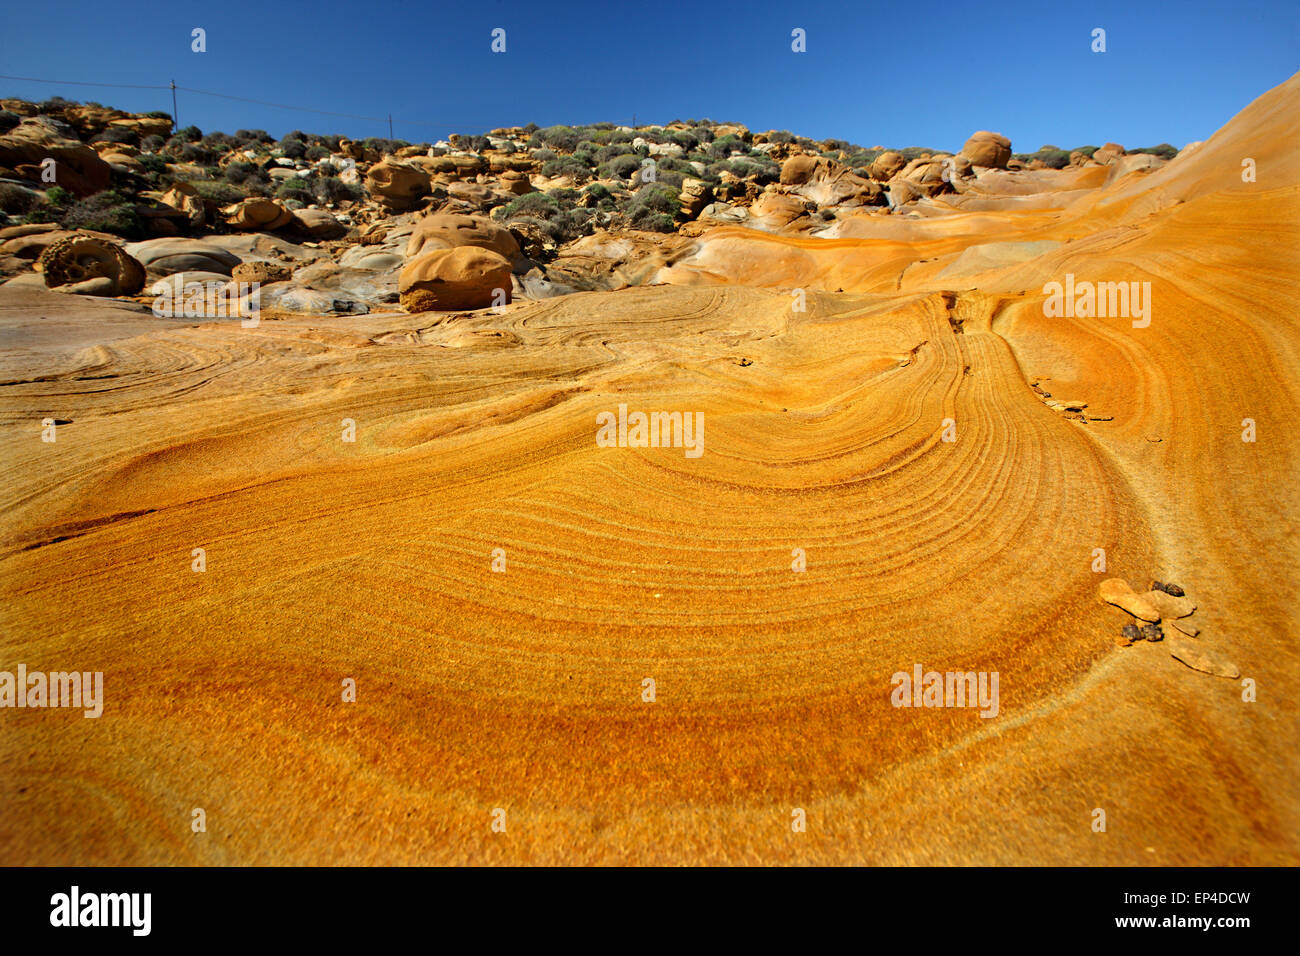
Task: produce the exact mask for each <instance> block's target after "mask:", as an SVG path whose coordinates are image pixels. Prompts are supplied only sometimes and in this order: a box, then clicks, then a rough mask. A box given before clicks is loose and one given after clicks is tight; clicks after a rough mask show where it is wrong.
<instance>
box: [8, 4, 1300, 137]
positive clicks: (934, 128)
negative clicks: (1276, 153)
mask: <svg viewBox="0 0 1300 956" xmlns="http://www.w3.org/2000/svg"><path fill="white" fill-rule="evenodd" d="M0 23H3V27H4V29H3V31H2V34H3V36H2V38H0V73H4V74H12V75H18V76H25V77H42V78H49V79H56V80H62V81H73V80H79V81H94V82H103V83H121V84H166V83H167V82H168V81H169V80H172V79H175V81H176V83H177V85H179V86H187V87H192V88H195V89H201V90H209V91H214V92H220V93H225V94H228V95H231V96H239V97H246V98H251V99H257V100H265V101H270V102H274V103H282V104H290V105H296V106H308V107H313V108H316V109H320V110H329V111H333V112H338V113H350V114H358V115H362V116H374V117H386V116H387V115H388V114H389V113H391V114H392V115H393V117H394V135H395V136H397V137H398V138H401V139H407V140H411V141H413V142H414V141H422V140H432V139H436V138H438V137H440V136H444V135H446V134H447V133H451V132H483V131H485V130H487V129H489V128H492V127H496V126H507V125H515V124H524V123H527V122H530V121H531V122H535V123H538V124H539V125H542V126H547V125H551V124H555V123H565V124H580V123H587V122H597V121H601V120H609V121H613V122H630V121H631V120H632V118H633V116H635V117H636V119H637V121H638V122H640V123H643V124H644V123H663V122H668V121H669V120H672V119H675V118H682V119H687V118H703V117H708V118H712V119H714V120H718V121H724V120H726V121H736V122H742V123H745V124H746V125H748V126H749V127H750V128H751V129H755V130H766V129H789V130H791V131H792V132H795V133H798V134H801V135H805V136H811V137H814V138H817V139H823V138H827V137H836V138H840V139H847V140H849V141H851V142H856V143H859V144H861V145H863V146H873V145H878V144H880V145H886V146H894V147H903V146H930V147H935V148H940V149H951V150H955V149H958V148H960V146H961V144H962V142H963V141H964V140H965V138H966V137H967V136H968V135H969V134H970V133H971V132H973V131H974V130H976V129H991V130H996V131H999V132H1002V133H1004V134H1006V135H1008V136H1010V137H1011V139H1012V143H1013V148H1014V149H1015V150H1016V151H1017V152H1032V151H1033V150H1035V149H1037V148H1038V147H1039V146H1041V145H1044V144H1047V143H1051V144H1054V145H1056V146H1061V147H1063V148H1067V149H1068V148H1071V147H1074V146H1079V145H1085V144H1094V145H1098V144H1100V143H1102V142H1105V141H1107V140H1111V141H1115V142H1119V143H1122V144H1124V145H1125V146H1129V147H1134V146H1150V145H1154V144H1156V143H1160V142H1169V143H1172V144H1174V145H1175V146H1178V147H1181V146H1183V145H1184V144H1185V143H1187V142H1190V141H1192V140H1199V139H1205V138H1206V137H1208V136H1209V135H1210V134H1211V133H1213V132H1214V131H1215V130H1216V129H1218V128H1219V127H1220V126H1222V125H1223V124H1224V123H1225V122H1226V121H1227V120H1228V119H1230V118H1231V117H1232V116H1233V115H1234V114H1235V113H1236V112H1238V111H1239V110H1240V109H1241V108H1242V107H1244V106H1246V105H1247V104H1248V103H1249V102H1250V101H1251V100H1253V99H1254V98H1255V97H1257V96H1259V95H1260V94H1261V93H1263V92H1264V91H1266V90H1268V89H1270V88H1272V87H1274V86H1276V85H1278V84H1279V83H1281V82H1283V81H1284V80H1286V79H1287V78H1288V77H1289V76H1290V75H1291V74H1292V73H1294V72H1295V71H1296V70H1297V68H1300V3H1298V2H1297V0H1262V2H1253V0H1235V2H1209V0H1203V2H1196V0H1193V2H1186V3H1179V2H1177V0H1174V2H1168V0H1161V2H1148V3H1138V2H1132V0H1130V2H1124V3H1093V4H1062V3H1045V4H1034V5H1029V4H1026V5H1020V6H1017V7H1015V8H1011V7H1006V6H1003V5H996V4H987V3H981V2H979V0H964V2H961V3H946V2H937V3H930V4H922V5H912V4H884V5H881V4H871V3H846V2H839V3H815V2H805V3H797V4H792V3H776V2H768V0H754V2H744V0H733V2H725V3H723V2H717V0H700V2H693V3H675V2H672V0H666V2H665V0H661V2H659V3H637V2H630V3H611V2H603V3H589V2H585V0H576V2H575V0H561V2H559V3H545V4H542V3H536V4H533V3H521V2H516V0H479V2H476V3H455V4H451V3H448V4H443V3H439V2H436V0H422V2H393V0H366V2H357V0H349V2H346V3H345V2H340V0H314V2H313V0H308V2H300V3H292V4H290V3H284V2H279V3H268V2H265V0H263V2H245V0H222V2H219V3H196V2H183V0H177V2H170V3H138V2H133V0H120V2H104V0H93V2H91V0H67V2H61V0H41V2H39V3H18V2H16V0H6V2H5V6H4V8H3V14H2V15H0ZM195 27H202V28H203V29H204V30H206V33H207V52H205V53H194V52H192V51H191V31H192V30H193V29H194V28H195ZM497 27H500V28H502V29H504V30H505V31H506V52H505V53H504V54H494V53H493V52H492V51H491V49H490V44H491V31H492V30H493V29H494V28H497ZM1094 27H1102V28H1104V29H1105V30H1106V41H1107V51H1106V52H1105V53H1093V52H1092V51H1091V49H1090V46H1091V43H1092V38H1091V33H1092V30H1093V28H1094ZM795 28H800V29H803V30H804V31H806V36H807V52H805V53H794V52H792V51H791V48H790V47H791V31H792V30H793V29H795ZM0 95H4V96H21V97H24V98H27V99H45V98H47V97H50V96H55V95H60V96H64V97H66V98H68V99H76V100H83V101H84V100H95V101H98V102H101V103H104V104H106V105H110V106H117V107H121V108H123V109H130V110H136V111H145V110H150V109H163V110H168V111H170V110H171V94H170V92H168V91H166V90H136V89H111V88H99V87H91V86H73V85H62V84H60V85H48V84H38V83H31V82H25V81H21V80H11V79H0ZM178 98H179V102H180V106H179V113H180V121H181V123H182V124H183V125H188V124H191V123H193V124H195V125H197V126H199V127H200V128H202V129H203V130H204V131H205V132H211V131H213V130H218V129H219V130H224V131H226V132H233V131H234V130H236V129H241V128H242V129H254V128H260V129H266V130H268V131H270V132H271V133H273V134H275V135H277V136H278V135H282V134H283V133H285V132H287V131H289V130H292V129H302V130H306V131H308V132H320V133H342V134H345V135H349V136H352V137H354V138H357V137H365V136H385V135H387V130H388V124H387V121H386V120H383V121H374V120H365V119H349V118H342V117H333V116H320V115H313V114H311V113H300V112H293V111H288V110H280V109H274V108H271V107H266V106H260V105H256V104H252V103H241V102H236V101H232V100H225V99H219V98H215V97H209V96H202V95H198V94H195V93H189V92H183V91H182V92H180V93H179V94H178ZM416 121H418V122H416Z"/></svg>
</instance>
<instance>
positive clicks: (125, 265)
mask: <svg viewBox="0 0 1300 956" xmlns="http://www.w3.org/2000/svg"><path fill="white" fill-rule="evenodd" d="M40 271H41V273H42V275H43V276H44V278H45V285H46V286H48V287H49V288H51V289H55V290H56V291H59V292H68V293H73V294H76V295H97V296H118V295H135V294H136V293H137V292H139V291H140V290H141V289H142V288H144V279H145V273H144V267H143V266H142V265H141V264H140V263H139V262H137V261H136V260H135V259H133V258H131V256H129V255H127V254H126V253H125V252H124V251H123V250H122V247H121V246H119V245H117V244H116V243H112V242H106V241H105V240H103V239H95V238H93V237H91V236H83V235H73V236H67V237H65V238H63V239H60V240H58V241H57V242H54V243H51V244H50V245H49V246H48V247H47V248H46V249H45V251H44V252H42V253H41V258H40Z"/></svg>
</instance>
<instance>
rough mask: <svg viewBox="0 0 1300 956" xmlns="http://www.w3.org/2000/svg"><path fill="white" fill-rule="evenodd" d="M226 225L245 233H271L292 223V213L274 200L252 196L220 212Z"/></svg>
mask: <svg viewBox="0 0 1300 956" xmlns="http://www.w3.org/2000/svg"><path fill="white" fill-rule="evenodd" d="M221 213H222V215H223V216H225V219H226V224H227V225H230V226H233V227H234V228H235V229H242V230H245V231H247V232H272V231H274V230H276V229H283V228H284V227H285V226H287V225H289V223H290V222H292V221H293V213H292V212H290V211H289V208H288V207H287V206H285V205H284V203H282V202H280V201H279V200H276V199H267V198H265V197H263V196H252V197H250V198H248V199H245V200H243V201H242V202H238V203H235V204H234V205H233V206H227V207H226V208H225V209H223V210H221Z"/></svg>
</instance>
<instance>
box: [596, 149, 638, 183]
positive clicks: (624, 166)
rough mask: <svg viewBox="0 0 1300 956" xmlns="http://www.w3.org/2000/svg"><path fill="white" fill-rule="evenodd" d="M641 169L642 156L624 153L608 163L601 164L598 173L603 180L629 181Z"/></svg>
mask: <svg viewBox="0 0 1300 956" xmlns="http://www.w3.org/2000/svg"><path fill="white" fill-rule="evenodd" d="M640 168H641V157H640V156H638V155H636V153H624V154H623V155H621V156H615V157H614V158H613V159H611V160H609V161H608V162H606V163H601V164H600V167H599V169H598V172H599V173H600V178H601V179H627V178H628V177H629V176H631V175H632V174H633V173H634V172H636V170H638V169H640Z"/></svg>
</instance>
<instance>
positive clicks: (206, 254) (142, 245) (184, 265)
mask: <svg viewBox="0 0 1300 956" xmlns="http://www.w3.org/2000/svg"><path fill="white" fill-rule="evenodd" d="M126 251H127V253H128V254H130V255H131V256H132V257H134V258H135V259H136V260H137V261H139V262H140V264H141V265H143V266H144V268H145V270H146V271H147V272H148V273H149V274H150V275H154V276H168V275H173V274H175V273H177V272H214V273H219V274H221V275H227V276H228V275H230V273H231V270H232V269H234V267H235V266H237V265H239V256H237V255H235V254H234V253H233V252H228V251H227V250H225V249H222V248H221V247H220V246H218V245H214V244H213V243H211V242H204V241H203V240H202V239H149V240H147V241H145V242H133V243H130V244H129V245H127V247H126Z"/></svg>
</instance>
